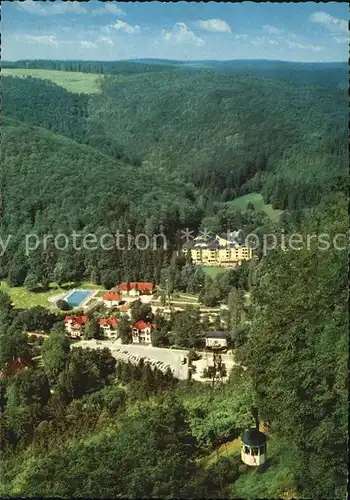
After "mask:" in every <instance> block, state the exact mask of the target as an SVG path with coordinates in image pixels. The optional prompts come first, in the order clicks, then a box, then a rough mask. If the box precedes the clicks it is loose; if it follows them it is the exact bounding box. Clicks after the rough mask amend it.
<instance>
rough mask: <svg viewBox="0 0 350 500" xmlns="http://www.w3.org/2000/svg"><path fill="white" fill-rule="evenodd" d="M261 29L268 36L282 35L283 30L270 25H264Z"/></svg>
mask: <svg viewBox="0 0 350 500" xmlns="http://www.w3.org/2000/svg"><path fill="white" fill-rule="evenodd" d="M262 29H263V31H264V33H267V34H268V35H282V33H284V29H280V28H276V27H275V26H271V24H264V26H263V27H262Z"/></svg>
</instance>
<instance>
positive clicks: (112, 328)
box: [99, 318, 119, 337]
mask: <svg viewBox="0 0 350 500" xmlns="http://www.w3.org/2000/svg"><path fill="white" fill-rule="evenodd" d="M99 325H100V328H101V331H102V332H103V334H104V335H105V336H106V337H115V336H117V335H118V325H119V319H117V318H102V319H100V321H99Z"/></svg>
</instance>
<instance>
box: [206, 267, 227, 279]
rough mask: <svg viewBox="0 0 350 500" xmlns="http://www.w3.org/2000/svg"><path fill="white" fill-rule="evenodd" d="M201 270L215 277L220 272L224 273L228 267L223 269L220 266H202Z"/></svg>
mask: <svg viewBox="0 0 350 500" xmlns="http://www.w3.org/2000/svg"><path fill="white" fill-rule="evenodd" d="M203 271H204V272H205V274H206V275H207V276H210V277H211V278H215V277H216V276H217V275H218V274H220V273H226V272H227V271H228V269H224V268H222V267H203Z"/></svg>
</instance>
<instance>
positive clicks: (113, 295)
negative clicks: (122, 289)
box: [103, 291, 121, 302]
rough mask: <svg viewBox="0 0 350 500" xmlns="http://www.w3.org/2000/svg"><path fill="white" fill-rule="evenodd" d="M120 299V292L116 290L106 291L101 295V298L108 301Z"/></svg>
mask: <svg viewBox="0 0 350 500" xmlns="http://www.w3.org/2000/svg"><path fill="white" fill-rule="evenodd" d="M120 299H121V297H120V294H119V293H118V292H113V291H110V292H107V293H105V294H104V296H103V300H106V301H108V302H119V301H120Z"/></svg>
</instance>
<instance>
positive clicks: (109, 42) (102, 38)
mask: <svg viewBox="0 0 350 500" xmlns="http://www.w3.org/2000/svg"><path fill="white" fill-rule="evenodd" d="M99 40H100V41H101V42H104V43H106V44H107V45H114V42H113V40H112V39H111V38H109V36H100V38H99Z"/></svg>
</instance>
